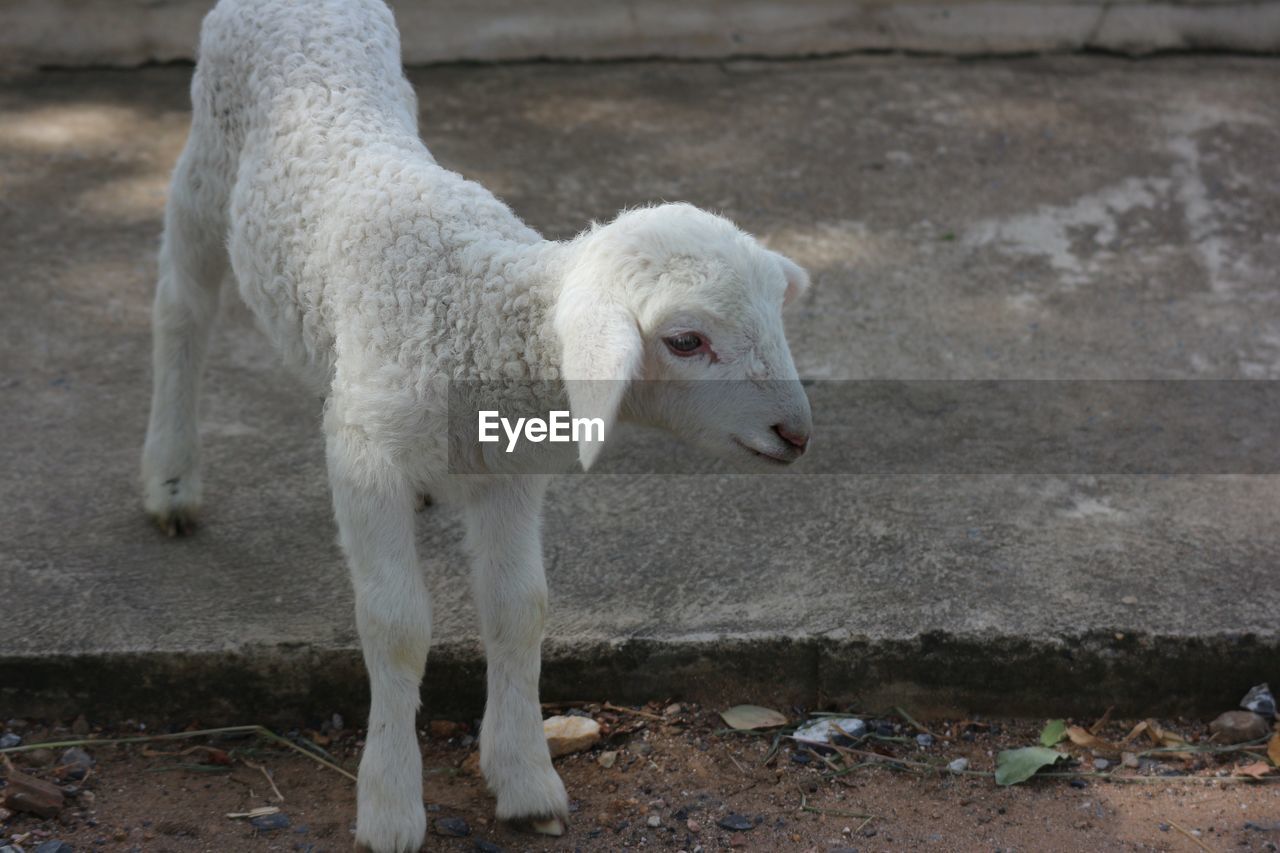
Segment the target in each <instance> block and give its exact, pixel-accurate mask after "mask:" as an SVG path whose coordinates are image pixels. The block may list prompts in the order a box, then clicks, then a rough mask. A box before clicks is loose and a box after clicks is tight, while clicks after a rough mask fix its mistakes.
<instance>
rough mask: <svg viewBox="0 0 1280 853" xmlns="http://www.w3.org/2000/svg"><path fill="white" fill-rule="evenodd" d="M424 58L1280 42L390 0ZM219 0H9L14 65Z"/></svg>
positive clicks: (993, 11) (1253, 31) (78, 55)
mask: <svg viewBox="0 0 1280 853" xmlns="http://www.w3.org/2000/svg"><path fill="white" fill-rule="evenodd" d="M390 3H391V6H392V8H393V9H394V10H395V12H396V18H397V21H398V22H399V25H400V29H401V32H402V33H403V35H404V48H405V59H406V61H407V62H409V63H412V64H419V63H429V62H451V61H458V60H481V61H493V60H527V59H547V58H549V59H620V58H642V57H671V58H702V59H720V58H724V57H729V56H774V57H783V56H814V55H818V54H828V53H842V52H848V51H868V50H870V51H883V50H905V51H919V52H926V53H947V54H969V55H972V54H1010V53H1013V54H1017V53H1026V52H1062V51H1078V50H1086V49H1099V50H1109V51H1118V52H1121V53H1129V54H1145V53H1151V52H1153V51H1162V50H1235V51H1251V52H1275V51H1277V50H1280V4H1277V3H1275V2H1269V0H1254V2H1249V0H1243V2H1241V0H1164V2H1148V1H1147V0H1119V2H1108V0H917V2H902V0H858V2H849V0H789V1H788V2H779V0H704V2H700V3H693V4H690V3H685V2H681V0H632V2H626V3H599V2H594V0H536V2H531V0H483V2H465V3H464V2H445V0H390ZM211 5H212V0H8V2H7V3H6V4H5V5H4V7H3V8H0V67H2V66H6V65H7V66H16V67H22V68H31V67H37V66H59V67H83V66H91V65H116V66H132V65H138V64H140V63H144V62H169V61H173V60H175V59H192V58H193V57H194V51H195V46H196V32H197V30H198V29H199V26H200V19H201V18H202V17H203V16H204V14H205V12H207V11H208V10H209V7H210V6H211Z"/></svg>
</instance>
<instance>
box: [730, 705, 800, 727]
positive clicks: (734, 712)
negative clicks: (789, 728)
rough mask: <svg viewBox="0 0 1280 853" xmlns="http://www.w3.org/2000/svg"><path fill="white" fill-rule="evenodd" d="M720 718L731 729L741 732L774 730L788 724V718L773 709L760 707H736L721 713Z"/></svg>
mask: <svg viewBox="0 0 1280 853" xmlns="http://www.w3.org/2000/svg"><path fill="white" fill-rule="evenodd" d="M720 716H721V717H723V718H724V721H725V722H726V723H728V724H729V728H731V729H738V730H739V731H743V730H750V729H772V728H775V727H777V726H785V725H786V724H787V718H786V717H784V716H782V715H781V714H779V713H778V712H777V711H775V710H773V709H772V708H761V707H760V706H759V705H734V706H733V707H732V708H728V709H726V710H724V711H721V712H720Z"/></svg>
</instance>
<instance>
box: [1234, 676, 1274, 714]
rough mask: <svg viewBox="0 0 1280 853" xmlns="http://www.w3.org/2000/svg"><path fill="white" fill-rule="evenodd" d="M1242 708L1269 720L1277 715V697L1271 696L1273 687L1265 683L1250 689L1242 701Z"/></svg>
mask: <svg viewBox="0 0 1280 853" xmlns="http://www.w3.org/2000/svg"><path fill="white" fill-rule="evenodd" d="M1240 707H1241V708H1244V709H1245V710H1248V711H1252V712H1253V713H1255V714H1261V715H1262V716H1264V717H1266V718H1267V719H1268V720H1270V719H1272V718H1273V717H1275V715H1276V697H1275V696H1273V695H1271V687H1270V686H1269V685H1267V684H1265V683H1263V684H1258V685H1255V686H1254V687H1252V688H1250V690H1249V692H1248V693H1246V694H1245V696H1244V698H1243V699H1241V700H1240Z"/></svg>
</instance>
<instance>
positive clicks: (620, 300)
mask: <svg viewBox="0 0 1280 853" xmlns="http://www.w3.org/2000/svg"><path fill="white" fill-rule="evenodd" d="M568 250H569V252H568V257H569V263H568V269H567V271H566V274H565V278H564V283H563V286H562V288H561V291H560V294H559V297H558V299H557V302H556V309H555V316H554V321H555V328H556V333H557V335H558V337H559V342H560V347H561V358H562V375H563V377H564V379H565V380H567V385H568V394H569V405H570V408H571V409H572V410H573V416H574V417H575V418H581V417H590V418H600V419H601V420H602V421H603V422H604V424H605V435H606V436H608V435H609V434H611V432H612V429H613V426H614V424H615V423H616V421H617V420H618V418H619V417H622V418H624V419H629V420H636V421H640V422H643V423H649V424H653V425H656V426H661V427H666V428H668V429H670V430H672V431H673V432H675V433H676V434H677V435H680V436H681V437H683V438H685V439H686V440H688V441H691V442H693V443H695V444H697V445H700V446H702V447H705V448H707V449H709V450H711V451H713V452H715V453H717V454H719V455H721V456H724V457H727V458H729V459H731V460H739V461H741V462H742V463H743V464H746V465H754V466H776V465H778V464H779V463H783V464H785V463H790V462H794V461H795V460H796V459H799V458H800V456H801V455H802V454H803V453H804V451H805V447H806V445H807V443H808V440H809V433H810V431H811V428H812V416H811V414H810V412H809V401H808V398H806V397H805V394H804V390H803V388H801V386H800V381H799V378H798V377H797V375H796V368H795V363H794V362H793V361H792V359H791V351H790V349H789V348H788V347H787V339H786V335H785V332H784V330H783V324H782V309H783V306H785V305H788V304H791V303H792V302H794V301H795V300H796V299H797V298H798V297H799V296H800V295H801V294H802V293H803V292H804V291H805V289H806V288H807V287H808V285H809V278H808V275H806V273H805V272H804V270H802V269H801V268H800V267H799V266H797V265H796V264H795V263H793V262H792V261H790V260H789V259H787V258H785V257H783V256H782V255H780V254H778V253H776V252H772V251H770V250H768V249H765V248H764V247H763V246H761V245H760V244H759V243H757V242H756V241H755V240H754V239H753V238H752V237H751V236H750V235H748V234H746V233H744V232H742V231H741V230H739V229H738V228H737V227H736V226H735V225H733V223H731V222H729V221H728V220H726V219H723V218H721V217H719V216H715V215H713V214H710V213H707V212H705V211H702V210H699V209H698V208H696V207H693V206H691V205H687V204H667V205H661V206H658V207H651V208H644V209H640V210H632V211H628V212H626V213H623V214H622V215H620V216H619V217H618V218H617V219H615V220H614V221H613V222H611V223H609V224H608V225H602V226H596V227H595V228H593V229H592V230H591V231H589V232H587V233H585V234H583V235H581V236H580V237H578V238H577V239H576V240H574V241H573V242H572V243H571V244H569V247H568ZM641 380H643V381H641ZM601 449H602V448H601V444H600V443H599V442H594V443H589V442H584V443H583V444H582V445H581V447H580V448H579V450H580V458H581V462H582V465H583V467H584V468H587V467H589V466H590V465H591V463H592V462H593V461H594V460H595V458H596V456H597V455H598V454H599V452H600V450H601Z"/></svg>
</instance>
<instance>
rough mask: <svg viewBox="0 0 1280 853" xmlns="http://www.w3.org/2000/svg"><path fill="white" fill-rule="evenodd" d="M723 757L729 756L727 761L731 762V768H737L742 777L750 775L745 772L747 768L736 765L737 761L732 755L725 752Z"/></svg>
mask: <svg viewBox="0 0 1280 853" xmlns="http://www.w3.org/2000/svg"><path fill="white" fill-rule="evenodd" d="M725 755H727V756H729V760H730V761H732V762H733V766H734V767H736V768H738V770H739V771H740V772H741V773H742V775H743V776H750V775H751V774H750V773H749V772H747V768H745V767H743V766H742V765H741V764H740V763H738V759H736V758H734V757H733V753H730V752H726V753H725Z"/></svg>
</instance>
